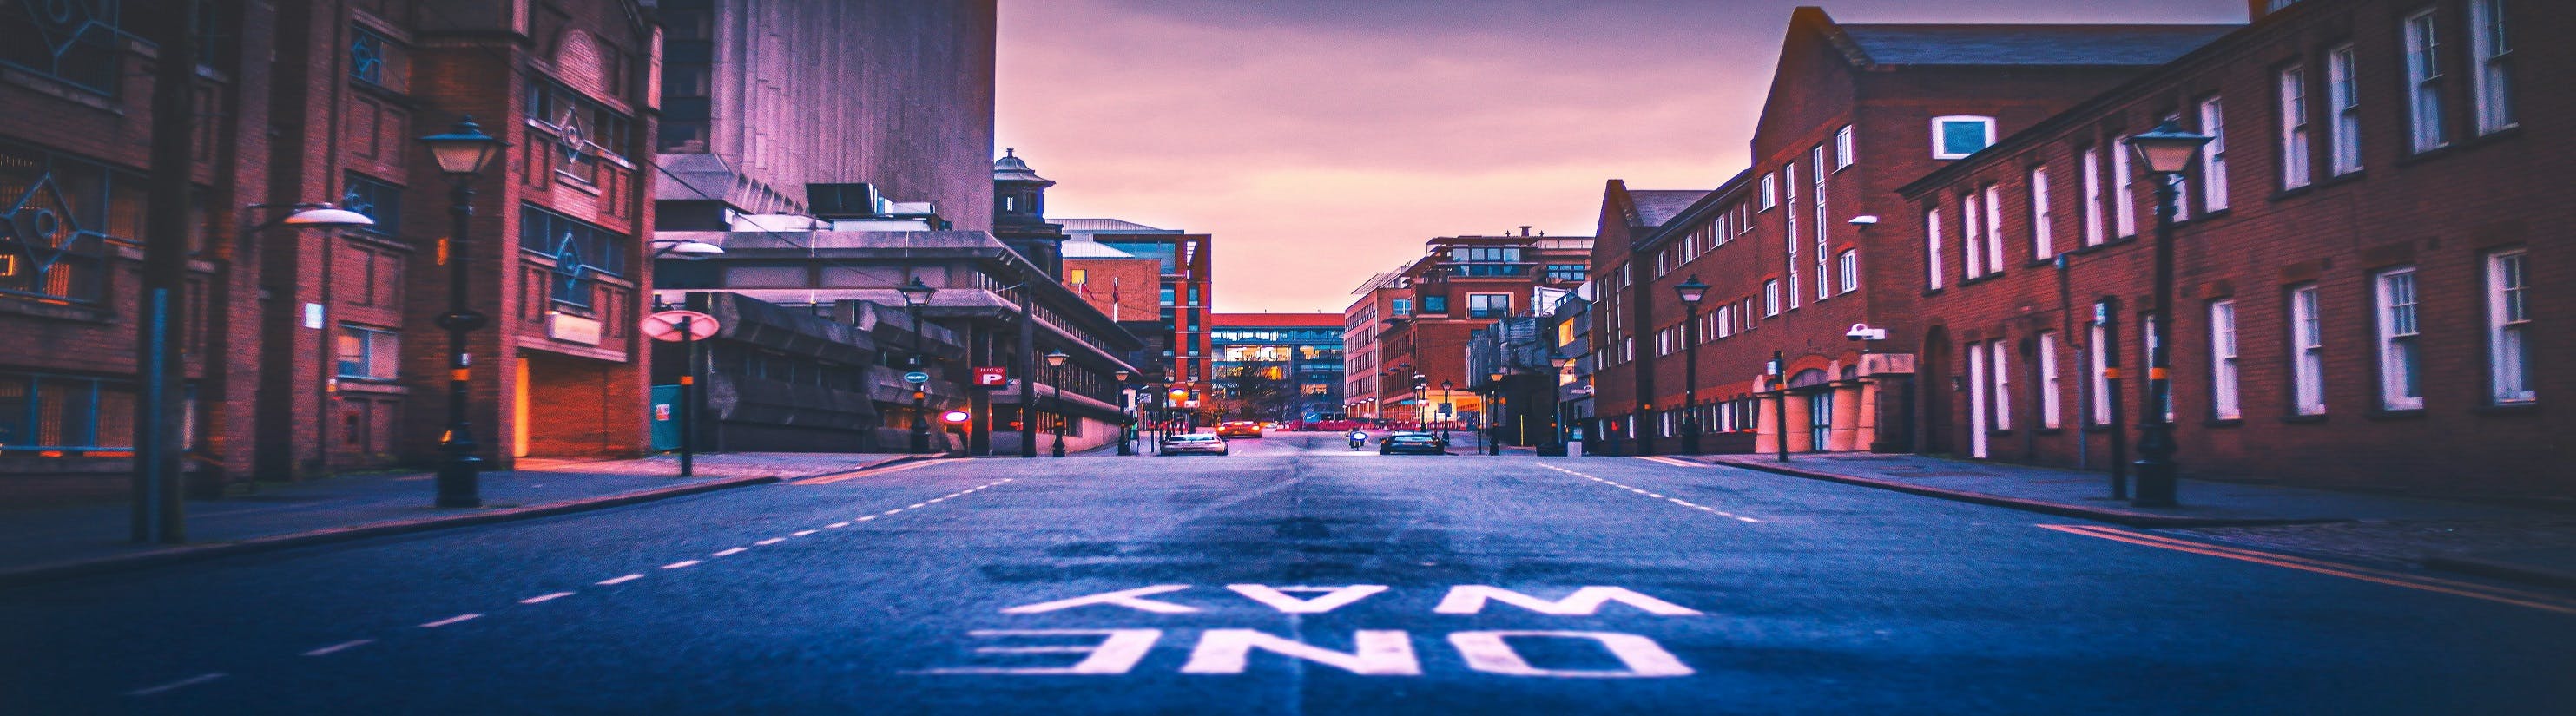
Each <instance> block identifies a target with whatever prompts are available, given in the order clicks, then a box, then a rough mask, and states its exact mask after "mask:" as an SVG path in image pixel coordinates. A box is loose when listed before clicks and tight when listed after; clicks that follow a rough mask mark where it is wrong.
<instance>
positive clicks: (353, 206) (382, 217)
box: [340, 174, 402, 236]
mask: <svg viewBox="0 0 2576 716" xmlns="http://www.w3.org/2000/svg"><path fill="white" fill-rule="evenodd" d="M340 208H343V209H347V210H350V211H354V212H358V213H360V214H365V215H367V218H369V219H374V220H376V223H375V224H374V225H372V226H360V227H355V228H356V229H357V230H359V231H364V232H367V233H370V234H378V235H384V236H391V235H393V234H394V233H396V232H399V231H401V230H402V187H398V186H394V185H392V184H387V183H384V182H380V181H376V180H374V179H370V178H367V177H366V176H363V175H359V174H350V175H349V186H348V187H347V189H346V190H344V191H342V192H341V193H340Z"/></svg>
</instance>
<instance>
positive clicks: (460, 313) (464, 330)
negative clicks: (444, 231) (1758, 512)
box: [420, 115, 509, 507]
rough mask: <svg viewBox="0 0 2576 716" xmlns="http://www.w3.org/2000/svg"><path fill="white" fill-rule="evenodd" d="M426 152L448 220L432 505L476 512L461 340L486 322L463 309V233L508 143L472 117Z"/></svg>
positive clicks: (431, 139) (466, 360) (476, 460)
mask: <svg viewBox="0 0 2576 716" xmlns="http://www.w3.org/2000/svg"><path fill="white" fill-rule="evenodd" d="M420 143H421V144H424V145H427V146H428V147H429V155H430V158H432V159H435V160H437V161H438V171H439V172H440V173H442V174H445V175H447V182H448V184H449V185H450V187H451V188H450V190H449V193H448V200H449V201H450V202H451V203H452V204H453V205H452V206H450V207H448V216H449V217H450V218H452V219H453V220H454V224H453V225H452V226H451V227H450V229H451V230H450V231H449V232H448V235H447V240H445V241H441V242H439V251H438V260H439V262H440V263H444V264H447V312H446V313H442V314H439V316H438V320H437V321H436V323H437V324H438V327H440V328H444V329H447V432H446V434H444V435H442V436H440V438H439V443H440V445H441V447H443V448H444V449H445V450H446V452H447V461H446V463H444V464H442V465H440V466H439V468H438V502H437V504H438V506H440V507H481V506H483V497H482V496H481V495H480V494H479V488H478V485H477V484H476V483H477V482H479V481H480V480H481V473H482V471H483V459H482V458H480V457H476V456H475V455H474V450H475V447H476V446H475V444H474V426H473V423H472V422H471V421H468V420H467V419H466V417H465V400H466V392H465V391H466V378H467V377H468V375H469V371H470V366H471V365H472V364H473V362H474V359H473V357H472V356H469V355H467V354H466V352H465V335H466V334H468V333H472V332H474V330H475V329H478V328H482V327H483V325H484V324H485V323H488V322H489V321H490V319H488V318H485V317H484V316H483V314H481V313H476V312H475V311H474V309H472V308H468V307H466V305H465V296H466V293H465V290H466V284H465V278H466V277H465V256H466V254H465V248H466V246H467V245H468V244H467V243H466V242H465V234H466V232H468V231H471V230H472V229H473V227H472V226H470V224H471V223H472V221H473V219H474V179H475V177H476V176H477V175H480V174H482V173H483V169H484V167H485V166H487V165H490V164H491V163H492V159H493V158H495V157H498V156H500V155H501V149H502V148H503V147H507V146H509V143H508V142H504V141H501V140H500V139H499V138H497V137H494V136H492V135H489V134H484V133H483V128H482V127H479V126H476V125H475V124H474V117H472V116H470V115H469V116H465V117H461V118H459V119H458V120H457V122H456V127H455V128H453V129H450V130H448V131H447V133H446V134H433V135H429V136H426V137H421V138H420Z"/></svg>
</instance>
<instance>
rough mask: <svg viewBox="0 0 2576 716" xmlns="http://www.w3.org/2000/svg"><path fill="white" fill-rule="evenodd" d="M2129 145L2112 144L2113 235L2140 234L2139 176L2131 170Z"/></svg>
mask: <svg viewBox="0 0 2576 716" xmlns="http://www.w3.org/2000/svg"><path fill="white" fill-rule="evenodd" d="M2128 149H2129V148H2128V147H2126V146H2122V145H2120V144H2116V143H2115V144H2113V145H2112V146H2111V149H2110V151H2111V229H2112V231H2111V235H2112V236H2113V237H2116V238H2122V239H2125V238H2129V237H2132V236H2137V235H2138V177H2137V173H2136V172H2132V171H2129V151H2128Z"/></svg>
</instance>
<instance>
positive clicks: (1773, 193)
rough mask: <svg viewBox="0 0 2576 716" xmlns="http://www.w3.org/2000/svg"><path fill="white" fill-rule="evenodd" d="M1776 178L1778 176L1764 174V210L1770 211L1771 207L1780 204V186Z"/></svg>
mask: <svg viewBox="0 0 2576 716" xmlns="http://www.w3.org/2000/svg"><path fill="white" fill-rule="evenodd" d="M1775 179H1776V177H1774V176H1773V175H1770V174H1764V175H1762V210H1764V211H1769V210H1771V207H1774V206H1778V205H1779V204H1780V200H1779V199H1778V198H1777V197H1778V189H1779V186H1778V182H1777V181H1775Z"/></svg>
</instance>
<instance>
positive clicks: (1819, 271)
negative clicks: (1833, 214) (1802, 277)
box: [1792, 144, 1834, 301]
mask: <svg viewBox="0 0 2576 716" xmlns="http://www.w3.org/2000/svg"><path fill="white" fill-rule="evenodd" d="M1808 166H1809V167H1811V168H1812V171H1813V172H1814V173H1815V175H1816V186H1815V191H1814V192H1813V193H1814V194H1815V196H1816V300H1818V301H1822V300H1825V297H1827V296H1832V295H1834V292H1833V286H1834V282H1833V280H1832V277H1831V276H1828V275H1826V273H1825V272H1826V271H1828V270H1829V269H1830V266H1831V265H1830V264H1829V263H1828V262H1827V259H1826V258H1825V254H1826V252H1828V251H1831V250H1832V249H1829V248H1827V247H1826V245H1825V244H1826V232H1825V230H1826V229H1828V228H1831V227H1832V226H1833V223H1832V222H1831V221H1830V220H1828V219H1826V218H1825V147H1824V145H1821V144H1819V145H1816V150H1815V160H1814V161H1813V162H1810V163H1809V164H1808ZM1792 240H1795V237H1792Z"/></svg>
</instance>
